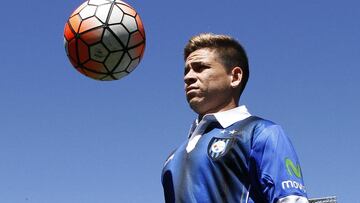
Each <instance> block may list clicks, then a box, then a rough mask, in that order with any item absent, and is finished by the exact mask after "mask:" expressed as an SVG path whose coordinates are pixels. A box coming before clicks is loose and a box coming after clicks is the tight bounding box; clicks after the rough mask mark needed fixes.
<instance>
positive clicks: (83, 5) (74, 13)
mask: <svg viewBox="0 0 360 203" xmlns="http://www.w3.org/2000/svg"><path fill="white" fill-rule="evenodd" d="M86 5H87V1H85V2H84V3H83V4H81V5H80V6H79V7H78V8H77V9H76V10H75V11H74V12H73V13H72V14H71V16H74V15H76V14H78V13H79V12H80V11H81V9H83V8H84V7H85V6H86Z"/></svg>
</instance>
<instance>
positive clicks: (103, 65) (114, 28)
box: [64, 0, 145, 80]
mask: <svg viewBox="0 0 360 203" xmlns="http://www.w3.org/2000/svg"><path fill="white" fill-rule="evenodd" d="M64 45H65V50H66V54H67V56H68V58H69V60H70V62H71V63H72V65H73V66H74V67H75V68H76V70H78V71H79V72H80V73H82V74H84V75H86V76H88V77H90V78H93V79H96V80H118V79H120V78H122V77H124V76H126V75H128V74H129V73H130V72H132V71H133V70H134V69H135V68H136V66H137V65H138V64H139V62H140V60H141V58H142V56H143V54H144V49H145V31H144V26H143V24H142V22H141V19H140V16H139V14H138V13H137V12H136V11H135V10H134V8H132V7H131V6H130V5H129V4H127V3H125V2H123V1H120V0H87V1H85V2H84V3H83V4H82V5H80V6H79V7H78V8H77V9H76V10H75V11H74V12H73V13H72V14H71V15H70V17H69V20H68V21H67V22H66V24H65V28H64Z"/></svg>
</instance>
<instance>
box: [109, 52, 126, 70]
mask: <svg viewBox="0 0 360 203" xmlns="http://www.w3.org/2000/svg"><path fill="white" fill-rule="evenodd" d="M123 53H124V52H122V51H119V52H114V53H111V54H110V55H109V57H108V58H107V59H106V61H105V66H106V67H107V68H108V69H109V70H110V71H112V70H113V69H114V68H115V67H116V65H117V64H118V63H119V60H120V59H121V56H122V55H123Z"/></svg>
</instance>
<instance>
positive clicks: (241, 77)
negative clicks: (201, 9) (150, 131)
mask: <svg viewBox="0 0 360 203" xmlns="http://www.w3.org/2000/svg"><path fill="white" fill-rule="evenodd" d="M184 58H185V74H184V82H185V92H186V98H187V101H188V103H189V105H190V107H191V108H192V109H193V110H194V111H195V112H196V113H197V114H198V118H197V119H196V121H195V122H194V123H193V125H192V127H191V130H190V133H189V138H188V140H186V141H185V142H184V143H183V144H182V145H181V146H180V147H179V148H177V149H176V150H175V151H174V152H173V153H172V154H171V155H170V156H169V158H168V159H167V160H166V162H165V165H164V169H163V173H162V184H163V188H164V194H165V201H166V202H167V203H172V202H176V203H235V202H236V203H244V202H256V203H258V202H271V203H276V202H278V203H290V202H291V203H304V202H308V200H307V197H306V191H305V187H304V182H303V179H302V173H301V170H300V165H299V161H298V158H297V156H296V153H295V151H294V148H293V146H292V144H291V143H290V140H289V139H288V137H287V136H286V135H285V134H284V132H283V130H282V129H281V127H280V126H279V125H276V124H274V123H272V122H271V121H267V120H264V119H261V118H259V117H255V116H252V115H251V114H250V113H249V112H248V111H247V109H246V107H245V106H239V105H238V103H239V100H240V96H241V93H242V92H243V90H244V88H245V86H246V83H247V80H248V77H249V68H248V60H247V56H246V53H245V51H244V49H243V48H242V46H241V45H240V44H239V43H238V42H237V41H236V40H234V39H233V38H231V37H229V36H226V35H214V34H200V35H198V36H195V37H193V38H192V39H190V41H189V43H188V44H187V45H186V47H185V50H184Z"/></svg>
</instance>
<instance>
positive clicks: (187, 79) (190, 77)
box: [184, 69, 196, 85]
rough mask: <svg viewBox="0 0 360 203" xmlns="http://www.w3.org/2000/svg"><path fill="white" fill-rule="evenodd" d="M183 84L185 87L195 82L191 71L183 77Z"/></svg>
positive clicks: (194, 76)
mask: <svg viewBox="0 0 360 203" xmlns="http://www.w3.org/2000/svg"><path fill="white" fill-rule="evenodd" d="M184 82H185V84H187V85H190V84H192V83H194V82H196V74H195V72H194V71H193V70H191V69H190V70H189V72H187V73H186V74H185V76H184Z"/></svg>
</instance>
